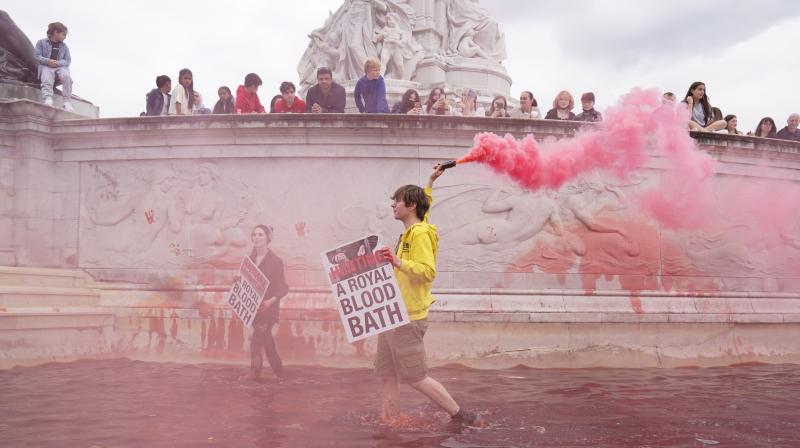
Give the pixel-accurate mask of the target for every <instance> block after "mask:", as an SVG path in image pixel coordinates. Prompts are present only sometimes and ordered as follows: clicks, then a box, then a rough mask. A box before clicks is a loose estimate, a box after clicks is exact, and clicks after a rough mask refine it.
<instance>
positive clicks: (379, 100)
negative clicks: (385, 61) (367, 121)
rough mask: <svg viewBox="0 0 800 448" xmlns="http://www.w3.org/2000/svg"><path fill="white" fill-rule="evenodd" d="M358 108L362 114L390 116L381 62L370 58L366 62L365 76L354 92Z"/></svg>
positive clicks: (359, 81)
mask: <svg viewBox="0 0 800 448" xmlns="http://www.w3.org/2000/svg"><path fill="white" fill-rule="evenodd" d="M353 96H355V100H356V107H357V108H358V111H359V112H361V113H362V114H365V113H366V114H388V113H389V103H387V102H386V83H384V81H383V76H381V61H379V60H377V59H375V58H369V59H367V60H366V61H365V62H364V76H362V77H361V79H359V80H358V82H357V83H356V88H355V90H354V91H353Z"/></svg>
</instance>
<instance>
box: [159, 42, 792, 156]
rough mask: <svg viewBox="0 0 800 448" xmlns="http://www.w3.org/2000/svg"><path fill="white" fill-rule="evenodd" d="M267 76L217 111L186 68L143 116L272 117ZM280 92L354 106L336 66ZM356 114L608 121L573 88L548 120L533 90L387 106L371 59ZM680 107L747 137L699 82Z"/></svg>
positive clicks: (412, 97)
mask: <svg viewBox="0 0 800 448" xmlns="http://www.w3.org/2000/svg"><path fill="white" fill-rule="evenodd" d="M261 84H262V81H261V78H260V77H259V76H258V75H257V74H255V73H250V74H248V75H247V76H245V79H244V83H243V84H242V85H240V86H239V87H238V88H237V89H236V96H235V97H234V96H233V95H232V94H231V89H230V88H229V87H227V86H222V87H220V88H219V89H218V90H217V94H218V96H219V100H218V101H217V102H216V104H215V105H214V107H213V110H212V109H209V108H207V107H206V106H205V105H203V97H202V95H200V93H199V92H196V91H195V90H194V84H193V81H192V72H191V71H190V70H189V69H182V70H181V71H180V72H179V73H178V85H177V86H175V88H172V82H171V80H170V78H169V77H168V76H166V75H161V76H158V77H157V78H156V88H155V89H153V90H152V91H150V93H148V94H147V101H146V112H144V113H143V115H189V114H208V113H214V114H250V113H266V112H267V110H266V109H265V108H264V106H263V105H262V104H261V101H260V99H259V97H258V89H259V87H260V86H261ZM170 92H171V93H170ZM279 92H280V93H279V94H278V95H275V96H274V97H273V98H272V99H271V101H270V107H269V112H270V113H315V114H319V113H344V112H345V108H346V102H347V100H346V94H345V89H344V87H342V86H341V85H339V84H337V83H336V82H335V81H334V80H333V73H332V71H331V70H330V69H329V68H326V67H321V68H319V69H318V70H317V84H315V85H314V86H312V87H311V88H310V89H309V90H308V92H307V93H306V98H305V100H303V98H300V97H299V96H298V95H297V89H296V87H295V85H294V84H293V83H292V82H289V81H284V82H282V83H281V85H280V87H279ZM353 96H354V101H355V106H356V109H357V110H358V112H359V113H366V114H376V113H377V114H388V113H392V114H407V115H453V116H461V117H488V118H516V119H545V120H569V121H581V122H600V121H603V115H602V114H601V113H600V112H599V111H597V110H596V109H595V94H594V93H593V92H585V93H583V94H582V95H581V97H580V106H581V110H580V111H579V112H578V113H577V114H576V113H575V100H574V97H573V96H572V94H571V93H570V92H569V91H567V90H562V91H560V92H558V94H557V95H556V97H555V98H554V99H553V103H552V108H551V109H549V110H548V111H547V113H546V114H545V115H544V116H542V112H541V111H540V110H539V103H538V101H537V100H536V98H535V97H534V95H533V93H532V92H530V91H527V90H526V91H523V92H522V93H520V97H519V107H515V108H512V107H510V106H509V104H508V100H507V99H506V98H505V97H504V96H496V97H494V98H492V101H491V102H490V103H489V104H488V109H486V108H484V107H483V106H482V105H481V104H479V102H478V93H477V92H476V91H475V90H473V89H465V90H464V91H462V92H460V93H458V94H454V95H453V97H452V98H448V94H447V92H446V91H445V90H444V89H443V88H442V87H434V88H433V89H431V91H430V92H429V93H428V95H427V98H426V99H425V101H423V98H422V97H421V96H420V93H419V92H418V91H416V90H414V89H408V90H407V91H405V92H404V93H403V95H402V97H401V98H400V100H399V101H397V102H396V103H395V104H393V105H391V106H390V105H389V104H388V102H387V94H386V84H385V82H384V78H383V76H381V62H380V61H379V60H377V59H374V58H370V59H367V61H366V62H365V63H364V76H362V77H361V79H359V80H358V81H357V82H356V85H355V90H354V92H353ZM677 100H678V98H677V97H676V95H675V94H674V93H672V92H666V93H664V95H663V101H664V102H669V103H675V102H676V101H677ZM680 104H681V105H683V107H686V108H687V109H688V110H689V121H688V122H687V128H688V129H689V130H692V131H698V132H721V133H728V134H737V135H742V134H743V133H742V132H741V131H740V130H739V129H738V118H737V117H736V115H733V114H728V115H724V116H723V114H722V111H721V110H720V109H719V108H717V107H713V106H712V105H711V102H710V99H709V96H708V92H707V90H706V85H705V83H703V82H700V81H697V82H693V83H692V84H691V85H690V86H689V89H688V90H687V92H686V95H684V96H683V98H681V99H680ZM798 122H800V115H798V114H791V115H790V116H789V118H788V120H787V126H785V127H784V128H783V129H780V130H778V128H777V126H776V125H775V121H774V120H773V119H772V118H771V117H764V118H763V119H761V121H759V123H758V125H757V126H756V127H755V129H754V130H753V131H752V132H748V133H747V135H751V136H755V137H764V138H780V139H785V140H795V141H800V131H798Z"/></svg>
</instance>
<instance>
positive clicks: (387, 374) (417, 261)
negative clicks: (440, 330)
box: [375, 164, 482, 426]
mask: <svg viewBox="0 0 800 448" xmlns="http://www.w3.org/2000/svg"><path fill="white" fill-rule="evenodd" d="M444 170H445V169H444V168H443V167H442V166H441V164H440V165H436V166H435V167H434V168H433V173H431V176H430V178H429V179H428V185H427V186H426V187H425V189H424V190H423V189H422V188H420V187H418V186H417V185H405V186H402V187H400V188H398V189H397V191H395V193H394V195H392V201H393V202H392V210H393V211H394V219H396V220H398V221H401V222H402V223H403V225H404V226H405V231H404V232H403V235H402V236H401V237H400V241H399V242H398V244H397V249H396V251H395V252H392V250H391V249H390V248H388V247H384V248H382V249H380V250H379V253H380V254H381V255H382V256H383V257H384V258H385V259H387V260H389V261H390V262H391V263H392V265H394V271H395V275H396V277H397V284H398V286H399V287H400V294H401V295H402V297H403V302H405V305H406V308H407V309H408V316H409V318H410V320H411V322H410V323H408V324H406V325H403V326H402V327H398V328H395V329H392V330H389V331H386V332H384V333H381V334H380V335H378V353H377V355H376V357H375V374H376V375H378V376H380V377H381V378H382V380H383V394H382V398H381V412H380V414H381V415H380V416H381V419H382V420H384V421H386V420H391V418H392V417H393V415H394V412H395V410H394V407H395V403H396V402H397V397H398V394H399V387H398V383H404V384H408V385H410V386H411V387H413V388H414V389H416V390H418V391H419V392H422V393H423V394H424V395H425V396H427V397H428V398H429V399H430V400H431V401H433V402H434V403H436V404H437V405H439V407H441V408H442V409H444V410H445V411H447V413H448V414H450V416H451V417H452V419H453V421H454V422H456V423H460V424H464V425H470V426H480V425H482V421H481V419H480V417H479V416H478V415H477V414H475V413H473V412H469V411H466V410H464V409H463V408H461V407H460V406H459V405H458V403H456V401H455V400H454V399H453V397H452V396H450V393H448V392H447V389H445V387H444V386H442V384H441V383H439V382H438V381H436V380H435V379H433V378H431V377H430V376H428V368H427V363H426V360H425V344H424V342H423V338H424V337H425V332H426V331H427V329H428V320H427V317H428V309H429V308H430V306H431V305H432V304H433V302H434V299H433V296H432V295H431V285H432V284H433V279H434V278H435V277H436V253H437V249H438V242H439V235H438V233H437V231H436V226H435V225H433V224H429V223H428V210H429V209H430V207H431V203H432V202H433V183H434V182H435V181H436V179H438V178H439V176H441V175H442V173H444Z"/></svg>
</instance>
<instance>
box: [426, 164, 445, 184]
mask: <svg viewBox="0 0 800 448" xmlns="http://www.w3.org/2000/svg"><path fill="white" fill-rule="evenodd" d="M442 174H444V168H442V164H441V163H437V164H436V166H434V167H433V172H432V173H431V177H429V178H428V188H433V183H434V182H436V179H438V178H439V176H441V175H442Z"/></svg>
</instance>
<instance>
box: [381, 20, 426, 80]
mask: <svg viewBox="0 0 800 448" xmlns="http://www.w3.org/2000/svg"><path fill="white" fill-rule="evenodd" d="M375 41H376V43H377V45H378V48H380V59H381V66H382V67H384V69H385V73H384V76H385V77H386V78H395V79H411V75H412V74H413V72H414V69H415V68H416V66H417V62H419V60H420V59H421V58H422V52H423V50H422V47H421V46H420V45H419V44H417V43H416V41H415V40H414V38H413V37H411V30H408V29H404V28H403V27H401V26H400V16H399V15H398V14H397V13H394V12H390V13H388V14H386V25H385V26H384V27H383V28H380V29H376V30H375Z"/></svg>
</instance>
